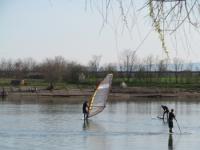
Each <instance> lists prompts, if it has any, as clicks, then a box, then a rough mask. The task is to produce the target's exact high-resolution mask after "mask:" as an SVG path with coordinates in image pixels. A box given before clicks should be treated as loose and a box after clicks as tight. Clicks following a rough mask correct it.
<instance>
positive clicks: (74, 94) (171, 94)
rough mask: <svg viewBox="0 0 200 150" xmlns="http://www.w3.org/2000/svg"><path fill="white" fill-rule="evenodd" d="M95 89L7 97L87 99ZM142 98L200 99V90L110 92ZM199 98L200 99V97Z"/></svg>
mask: <svg viewBox="0 0 200 150" xmlns="http://www.w3.org/2000/svg"><path fill="white" fill-rule="evenodd" d="M93 93H94V89H92V88H87V89H79V88H72V89H59V90H58V89H57V90H53V91H49V90H44V89H39V90H37V91H27V90H20V91H12V92H11V91H10V92H8V95H7V96H6V97H8V99H9V97H12V99H14V98H15V97H40V98H42V97H46V98H65V99H66V101H68V100H69V99H70V98H71V99H81V100H83V99H86V98H89V97H91V96H92V95H93ZM140 98H154V99H156V98H159V99H161V98H172V99H174V98H177V99H179V98H183V99H184V98H197V100H200V91H187V90H183V89H171V88H170V89H164V88H146V87H145V88H144V87H129V88H118V87H117V88H116V87H114V88H112V89H111V91H110V94H109V99H110V100H111V101H125V100H131V99H133V100H134V99H140ZM198 98H199V99H198ZM79 101H80V100H79Z"/></svg>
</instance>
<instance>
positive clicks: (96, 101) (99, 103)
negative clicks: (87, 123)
mask: <svg viewBox="0 0 200 150" xmlns="http://www.w3.org/2000/svg"><path fill="white" fill-rule="evenodd" d="M112 78H113V75H112V74H108V75H107V76H106V77H105V78H104V80H103V81H101V83H100V84H99V86H98V87H97V89H96V91H95V92H94V95H93V96H92V98H91V99H90V101H89V115H88V117H92V116H94V115H96V114H98V113H100V112H101V111H103V109H104V108H105V105H106V101H107V98H108V94H109V90H110V86H111V83H112Z"/></svg>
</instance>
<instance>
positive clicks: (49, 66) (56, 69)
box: [41, 56, 66, 86]
mask: <svg viewBox="0 0 200 150" xmlns="http://www.w3.org/2000/svg"><path fill="white" fill-rule="evenodd" d="M65 68H66V61H65V59H64V58H63V57H62V56H56V57H55V58H54V59H50V58H47V59H46V60H45V61H44V62H43V63H42V64H41V71H42V72H43V73H44V76H45V79H46V81H48V82H49V83H50V85H51V86H54V84H56V82H58V81H61V80H62V78H63V74H64V70H65Z"/></svg>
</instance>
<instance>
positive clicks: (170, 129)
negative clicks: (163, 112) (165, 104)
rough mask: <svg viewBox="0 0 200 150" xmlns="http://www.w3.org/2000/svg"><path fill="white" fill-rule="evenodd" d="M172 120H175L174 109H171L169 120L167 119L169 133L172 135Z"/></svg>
mask: <svg viewBox="0 0 200 150" xmlns="http://www.w3.org/2000/svg"><path fill="white" fill-rule="evenodd" d="M173 119H175V120H176V117H175V115H174V109H171V112H170V113H169V119H168V125H169V133H173V131H172V128H173Z"/></svg>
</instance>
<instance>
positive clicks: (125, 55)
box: [120, 49, 137, 82]
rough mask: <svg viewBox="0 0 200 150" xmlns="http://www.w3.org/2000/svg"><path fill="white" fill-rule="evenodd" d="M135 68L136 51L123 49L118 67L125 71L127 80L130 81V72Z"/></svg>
mask: <svg viewBox="0 0 200 150" xmlns="http://www.w3.org/2000/svg"><path fill="white" fill-rule="evenodd" d="M136 68H137V55H136V51H132V50H130V49H127V50H124V51H122V53H121V57H120V69H121V71H123V72H125V73H126V78H127V80H128V82H129V81H130V78H131V74H132V72H133V71H134V70H136Z"/></svg>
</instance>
